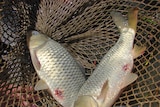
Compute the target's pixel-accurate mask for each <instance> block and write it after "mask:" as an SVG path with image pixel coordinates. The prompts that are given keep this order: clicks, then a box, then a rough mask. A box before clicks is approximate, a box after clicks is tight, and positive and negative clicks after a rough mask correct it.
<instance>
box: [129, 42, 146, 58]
mask: <svg viewBox="0 0 160 107" xmlns="http://www.w3.org/2000/svg"><path fill="white" fill-rule="evenodd" d="M145 50H146V46H138V45H134V47H133V50H132V55H133V59H135V58H137V57H139V56H140V55H142V54H143V53H144V51H145Z"/></svg>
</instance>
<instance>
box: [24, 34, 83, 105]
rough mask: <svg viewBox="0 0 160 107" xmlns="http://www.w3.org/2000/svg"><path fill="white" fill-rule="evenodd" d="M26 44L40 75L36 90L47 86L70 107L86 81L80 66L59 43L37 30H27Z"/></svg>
mask: <svg viewBox="0 0 160 107" xmlns="http://www.w3.org/2000/svg"><path fill="white" fill-rule="evenodd" d="M27 41H28V46H29V50H30V55H31V59H32V63H33V65H34V68H35V70H36V72H37V74H38V76H39V78H40V81H38V83H37V84H36V86H35V90H43V89H49V90H50V92H51V94H52V96H53V97H54V98H55V99H56V100H57V101H58V102H59V103H60V104H61V105H62V106H64V107H72V106H73V103H74V101H75V100H76V99H77V95H78V92H79V89H80V88H81V86H82V85H83V83H84V82H85V76H84V74H83V70H84V69H82V67H80V65H79V64H78V63H77V62H76V61H75V59H74V58H73V57H72V56H71V55H70V54H69V53H68V52H67V50H66V49H65V48H64V47H63V46H61V45H60V44H59V43H58V42H56V41H54V40H52V39H50V38H49V37H48V36H46V35H44V34H41V33H39V32H37V31H31V32H29V33H28V38H27Z"/></svg>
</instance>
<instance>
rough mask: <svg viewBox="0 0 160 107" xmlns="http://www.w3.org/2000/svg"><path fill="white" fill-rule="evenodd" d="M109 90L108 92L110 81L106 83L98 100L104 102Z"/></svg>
mask: <svg viewBox="0 0 160 107" xmlns="http://www.w3.org/2000/svg"><path fill="white" fill-rule="evenodd" d="M107 90H108V81H106V82H105V83H104V84H103V87H102V89H101V93H100V95H99V96H98V97H97V99H98V100H102V101H104V100H105V98H106V94H107Z"/></svg>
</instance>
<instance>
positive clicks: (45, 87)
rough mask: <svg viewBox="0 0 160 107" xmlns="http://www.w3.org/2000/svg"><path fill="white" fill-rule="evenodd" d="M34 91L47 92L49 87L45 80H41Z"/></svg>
mask: <svg viewBox="0 0 160 107" xmlns="http://www.w3.org/2000/svg"><path fill="white" fill-rule="evenodd" d="M34 89H35V90H36V91H38V90H45V89H48V85H47V84H46V83H45V82H44V81H43V80H39V81H38V82H37V84H36V85H35V87H34Z"/></svg>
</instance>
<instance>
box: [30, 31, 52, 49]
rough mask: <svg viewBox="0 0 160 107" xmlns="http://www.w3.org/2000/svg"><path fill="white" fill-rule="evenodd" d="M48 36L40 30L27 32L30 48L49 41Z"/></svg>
mask: <svg viewBox="0 0 160 107" xmlns="http://www.w3.org/2000/svg"><path fill="white" fill-rule="evenodd" d="M48 39H49V38H48V37H47V36H45V35H43V34H41V33H39V32H38V31H29V32H28V34H27V44H28V47H29V48H30V49H33V48H37V47H39V46H41V45H43V44H44V43H46V42H47V41H48Z"/></svg>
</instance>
